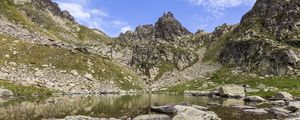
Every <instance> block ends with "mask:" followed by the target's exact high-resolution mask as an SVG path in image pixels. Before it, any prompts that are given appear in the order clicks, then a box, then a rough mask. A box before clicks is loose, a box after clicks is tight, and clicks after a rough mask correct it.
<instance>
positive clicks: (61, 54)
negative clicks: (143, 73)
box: [0, 36, 140, 89]
mask: <svg viewBox="0 0 300 120" xmlns="http://www.w3.org/2000/svg"><path fill="white" fill-rule="evenodd" d="M16 41H17V40H15V39H14V38H11V37H6V36H0V44H1V48H0V55H2V56H1V58H0V65H3V64H4V63H5V61H7V62H16V63H17V64H30V65H32V66H33V67H36V68H40V67H42V65H45V64H47V65H49V64H51V65H53V66H55V67H56V69H58V70H67V71H71V70H73V69H76V70H78V72H79V73H80V74H85V73H91V72H90V71H89V70H88V66H87V62H88V60H90V61H91V62H92V63H93V67H92V70H94V71H95V73H94V74H93V76H94V77H95V78H97V79H98V80H102V81H104V80H109V81H115V83H117V84H118V85H119V86H120V87H121V88H123V89H135V88H136V89H139V88H140V87H139V86H138V85H137V84H135V85H133V84H132V83H130V82H129V81H127V80H125V79H124V78H125V77H128V76H130V77H132V78H133V82H135V80H137V77H136V76H135V75H133V74H132V73H131V72H129V71H128V70H127V69H125V68H123V67H120V66H118V65H116V64H115V63H113V62H111V61H110V60H107V59H104V58H102V57H100V56H97V55H92V54H84V53H80V52H77V53H73V52H72V51H70V50H65V49H61V48H53V47H48V46H38V45H33V44H28V43H24V42H22V41H19V42H16ZM13 51H15V52H17V54H16V55H13ZM5 55H10V57H9V58H6V57H4V56H5Z"/></svg>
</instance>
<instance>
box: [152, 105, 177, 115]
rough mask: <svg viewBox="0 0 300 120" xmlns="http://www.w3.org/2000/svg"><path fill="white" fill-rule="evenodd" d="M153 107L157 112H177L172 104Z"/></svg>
mask: <svg viewBox="0 0 300 120" xmlns="http://www.w3.org/2000/svg"><path fill="white" fill-rule="evenodd" d="M151 109H152V110H153V111H155V112H160V113H166V114H173V113H176V109H175V108H174V107H173V106H172V105H166V106H151Z"/></svg>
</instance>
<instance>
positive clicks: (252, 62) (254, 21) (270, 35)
mask: <svg viewBox="0 0 300 120" xmlns="http://www.w3.org/2000/svg"><path fill="white" fill-rule="evenodd" d="M299 5H300V2H299V1H298V0H258V1H257V2H256V4H255V5H254V7H253V9H252V10H251V11H249V12H248V13H247V14H246V15H245V16H243V18H242V20H241V23H240V24H239V25H238V26H237V28H235V29H234V30H233V32H232V34H230V35H229V37H227V38H226V39H227V40H229V42H226V43H225V45H224V47H223V48H222V49H221V50H220V55H219V61H220V62H221V63H223V64H226V65H228V64H229V65H232V66H238V67H240V68H241V69H243V70H245V71H251V72H258V73H260V74H262V75H265V74H269V75H299V63H300V59H299V57H300V56H299V49H298V48H297V46H299V45H298V41H299V38H300V36H299V35H300V34H299V31H300V28H299V25H298V24H299V22H300V18H299V16H300V7H299ZM286 43H288V44H290V45H291V46H290V45H286Z"/></svg>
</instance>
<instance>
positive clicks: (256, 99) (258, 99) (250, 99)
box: [244, 96, 266, 102]
mask: <svg viewBox="0 0 300 120" xmlns="http://www.w3.org/2000/svg"><path fill="white" fill-rule="evenodd" d="M244 100H245V101H247V102H264V101H266V100H265V99H264V98H262V97H260V96H247V97H246V98H245V99H244Z"/></svg>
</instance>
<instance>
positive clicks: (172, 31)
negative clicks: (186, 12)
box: [154, 12, 192, 41]
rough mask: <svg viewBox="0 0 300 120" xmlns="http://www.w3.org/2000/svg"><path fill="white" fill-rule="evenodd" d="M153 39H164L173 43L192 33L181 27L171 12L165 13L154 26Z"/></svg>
mask: <svg viewBox="0 0 300 120" xmlns="http://www.w3.org/2000/svg"><path fill="white" fill-rule="evenodd" d="M154 28H155V37H157V38H161V39H165V40H167V41H175V40H178V39H180V38H178V37H183V36H187V35H191V34H192V33H191V32H190V31H188V30H187V29H186V28H184V27H183V26H182V24H181V23H180V22H179V21H178V20H176V18H175V17H174V15H173V14H172V13H171V12H166V13H164V15H163V16H162V17H160V18H159V19H158V21H157V22H156V24H155V26H154Z"/></svg>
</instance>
